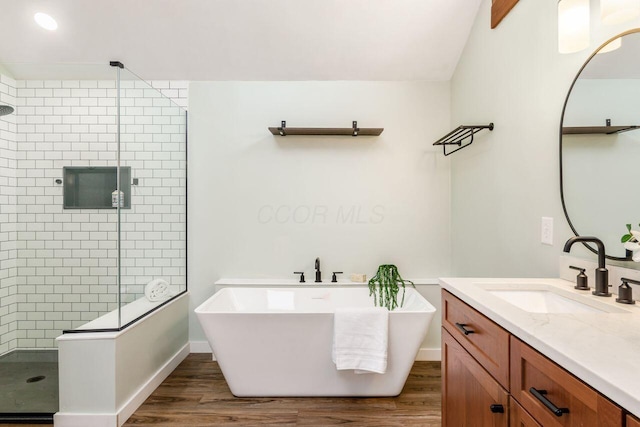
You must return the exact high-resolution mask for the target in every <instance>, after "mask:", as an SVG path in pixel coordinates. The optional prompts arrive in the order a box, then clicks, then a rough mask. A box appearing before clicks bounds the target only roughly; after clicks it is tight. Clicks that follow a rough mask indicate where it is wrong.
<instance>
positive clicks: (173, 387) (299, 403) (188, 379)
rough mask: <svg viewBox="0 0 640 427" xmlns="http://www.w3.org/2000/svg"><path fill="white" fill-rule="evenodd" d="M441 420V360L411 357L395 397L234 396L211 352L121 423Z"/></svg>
mask: <svg viewBox="0 0 640 427" xmlns="http://www.w3.org/2000/svg"><path fill="white" fill-rule="evenodd" d="M343 424H349V425H351V426H389V427H391V426H440V363H439V362H416V363H415V364H414V366H413V369H412V370H411V374H410V375H409V378H408V380H407V383H406V384H405V387H404V389H403V391H402V393H401V394H400V396H397V397H384V398H315V397H305V398H237V397H234V396H233V395H232V394H231V392H230V391H229V388H228V387H227V384H226V382H225V380H224V377H223V376H222V373H221V372H220V368H219V367H218V364H217V363H216V362H213V361H211V355H210V354H191V355H189V356H188V357H187V358H186V359H185V360H184V361H183V362H182V364H180V366H179V367H178V368H177V369H176V370H175V371H174V372H173V373H172V374H171V375H170V376H169V377H168V378H167V379H166V380H165V381H164V382H163V383H162V384H161V385H160V387H158V389H157V390H156V391H155V392H154V393H153V394H152V395H151V396H150V397H149V398H148V399H147V400H146V401H145V402H144V404H143V405H142V406H141V407H140V408H138V410H137V411H136V412H135V413H134V414H133V415H132V416H131V418H129V420H128V421H127V422H126V423H125V426H128V427H132V426H172V427H175V426H180V427H191V426H193V427H195V426H213V425H215V426H223V425H236V426H263V425H269V426H331V425H343Z"/></svg>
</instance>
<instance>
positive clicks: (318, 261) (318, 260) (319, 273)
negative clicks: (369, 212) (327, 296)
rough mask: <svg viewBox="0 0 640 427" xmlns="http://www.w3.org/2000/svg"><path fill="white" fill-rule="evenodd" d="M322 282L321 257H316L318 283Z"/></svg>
mask: <svg viewBox="0 0 640 427" xmlns="http://www.w3.org/2000/svg"><path fill="white" fill-rule="evenodd" d="M320 282H322V273H321V272H320V258H316V283H320Z"/></svg>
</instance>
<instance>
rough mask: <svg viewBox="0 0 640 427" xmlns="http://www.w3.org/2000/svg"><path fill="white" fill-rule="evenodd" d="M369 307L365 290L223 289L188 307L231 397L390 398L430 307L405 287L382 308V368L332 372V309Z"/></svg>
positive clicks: (408, 367)
mask: <svg viewBox="0 0 640 427" xmlns="http://www.w3.org/2000/svg"><path fill="white" fill-rule="evenodd" d="M372 306H373V299H372V297H369V290H368V288H366V287H357V288H336V287H333V288H314V287H312V286H309V287H304V288H303V287H299V288H279V289H278V288H224V289H221V290H220V291H218V292H216V293H215V294H214V295H213V296H212V297H211V298H209V299H208V300H207V301H205V302H204V303H203V304H202V305H200V306H199V307H198V308H197V309H196V310H195V312H196V314H197V316H198V320H199V321H200V324H201V325H202V328H203V329H204V331H205V333H206V335H207V339H208V340H209V344H210V345H211V348H212V349H213V353H214V354H215V357H216V359H217V361H218V363H219V365H220V369H221V370H222V373H223V374H224V377H225V379H226V380H227V383H228V385H229V388H230V389H231V392H232V393H233V394H234V395H235V396H238V397H249V396H253V397H256V396H396V395H398V394H400V392H401V391H402V387H403V386H404V383H405V381H406V380H407V376H408V375H409V371H410V370H411V367H412V365H413V361H414V360H415V357H416V354H417V353H418V350H419V348H420V344H421V343H422V340H423V339H424V337H425V335H426V333H427V328H428V326H429V323H430V322H431V319H432V317H433V315H434V313H435V308H434V307H433V306H432V305H431V304H430V303H429V302H428V301H427V300H426V299H424V298H423V297H422V295H420V294H419V293H418V292H417V291H416V290H415V289H409V288H408V289H407V290H406V295H405V301H404V307H402V308H399V309H396V310H394V311H392V312H391V313H389V340H388V342H389V344H388V345H389V347H388V356H387V372H386V373H385V374H373V373H371V374H355V373H354V372H352V371H338V370H337V369H336V366H335V364H334V363H333V361H332V360H331V350H332V343H333V313H334V310H335V308H337V307H372Z"/></svg>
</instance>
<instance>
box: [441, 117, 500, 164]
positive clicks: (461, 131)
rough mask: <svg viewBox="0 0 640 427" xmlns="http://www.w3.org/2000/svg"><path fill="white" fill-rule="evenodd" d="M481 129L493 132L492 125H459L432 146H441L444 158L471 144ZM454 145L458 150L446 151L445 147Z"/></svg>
mask: <svg viewBox="0 0 640 427" xmlns="http://www.w3.org/2000/svg"><path fill="white" fill-rule="evenodd" d="M483 129H489V130H493V123H489V124H488V125H461V126H458V127H457V128H455V129H454V130H452V131H451V132H449V133H448V134H446V135H445V136H443V137H442V138H440V139H439V140H437V141H436V142H434V143H433V145H442V153H443V154H444V155H445V156H448V155H449V154H453V153H455V152H456V151H458V150H462V149H463V148H465V147H468V146H469V145H471V144H472V143H473V136H474V135H475V134H476V133H478V132H480V131H481V130H483ZM452 145H455V146H457V147H458V148H456V149H454V150H451V151H447V146H452Z"/></svg>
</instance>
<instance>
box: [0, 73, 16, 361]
mask: <svg viewBox="0 0 640 427" xmlns="http://www.w3.org/2000/svg"><path fill="white" fill-rule="evenodd" d="M0 105H9V106H12V107H15V106H16V82H15V80H13V79H11V78H9V77H7V76H4V75H2V74H0ZM16 238H17V236H16V114H15V113H13V114H10V115H6V116H2V117H0V354H3V353H6V352H8V351H11V350H13V349H14V348H16V347H17V343H18V299H17V293H18V291H17V266H16V261H17V249H16Z"/></svg>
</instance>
